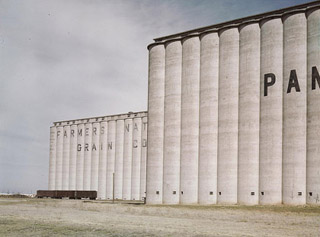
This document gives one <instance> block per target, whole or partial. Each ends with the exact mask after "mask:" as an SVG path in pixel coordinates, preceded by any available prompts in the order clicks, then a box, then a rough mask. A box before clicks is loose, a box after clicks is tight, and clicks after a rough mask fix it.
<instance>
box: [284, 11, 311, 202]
mask: <svg viewBox="0 0 320 237" xmlns="http://www.w3.org/2000/svg"><path fill="white" fill-rule="evenodd" d="M283 27H284V32H283V35H284V39H283V42H284V45H283V58H284V61H283V151H282V156H283V157H282V159H283V161H282V165H283V167H282V198H283V199H282V200H283V203H284V204H305V203H306V155H307V149H306V145H307V71H306V69H307V58H306V57H307V20H306V15H305V13H304V11H303V12H300V13H299V12H296V11H295V12H293V13H288V14H286V15H284V16H283Z"/></svg>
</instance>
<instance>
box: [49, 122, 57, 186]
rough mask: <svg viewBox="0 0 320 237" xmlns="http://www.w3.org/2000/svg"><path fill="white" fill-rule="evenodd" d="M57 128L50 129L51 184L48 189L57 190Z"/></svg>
mask: <svg viewBox="0 0 320 237" xmlns="http://www.w3.org/2000/svg"><path fill="white" fill-rule="evenodd" d="M56 151H57V128H56V127H55V126H53V127H50V153H49V182H48V189H49V190H54V189H55V176H56Z"/></svg>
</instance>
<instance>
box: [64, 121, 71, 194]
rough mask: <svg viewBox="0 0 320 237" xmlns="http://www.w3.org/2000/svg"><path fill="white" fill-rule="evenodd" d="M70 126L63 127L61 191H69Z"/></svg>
mask: <svg viewBox="0 0 320 237" xmlns="http://www.w3.org/2000/svg"><path fill="white" fill-rule="evenodd" d="M69 161H70V126H69V125H67V126H64V127H63V158H62V190H68V189H69Z"/></svg>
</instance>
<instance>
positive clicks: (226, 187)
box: [218, 27, 239, 204]
mask: <svg viewBox="0 0 320 237" xmlns="http://www.w3.org/2000/svg"><path fill="white" fill-rule="evenodd" d="M219 34H220V42H219V44H220V45H219V51H220V52H219V112H218V113H219V115H218V116H219V118H218V122H219V130H218V202H219V203H226V204H235V203H237V183H238V122H239V120H238V106H239V31H238V28H235V27H234V28H229V29H223V30H221V31H220V32H219Z"/></svg>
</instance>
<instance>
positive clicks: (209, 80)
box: [199, 32, 219, 204]
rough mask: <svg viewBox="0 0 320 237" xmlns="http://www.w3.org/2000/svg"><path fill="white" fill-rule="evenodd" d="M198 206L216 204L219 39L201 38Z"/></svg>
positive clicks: (205, 36) (211, 35) (205, 35)
mask: <svg viewBox="0 0 320 237" xmlns="http://www.w3.org/2000/svg"><path fill="white" fill-rule="evenodd" d="M200 39H201V51H200V52H201V53H200V108H199V109H200V117H199V203H200V204H216V203H217V170H218V169H217V160H218V86H219V35H218V33H217V32H212V33H207V34H204V35H202V36H201V38H200Z"/></svg>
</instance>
